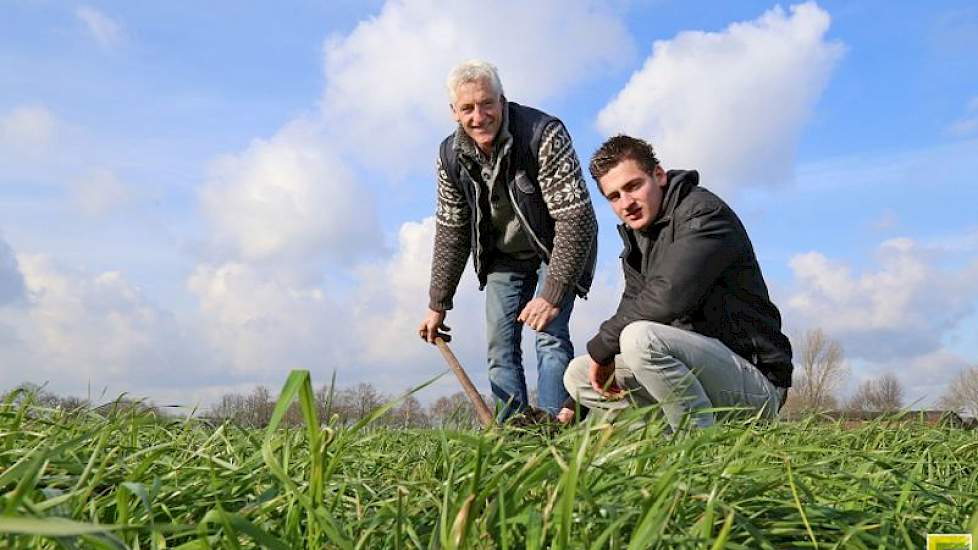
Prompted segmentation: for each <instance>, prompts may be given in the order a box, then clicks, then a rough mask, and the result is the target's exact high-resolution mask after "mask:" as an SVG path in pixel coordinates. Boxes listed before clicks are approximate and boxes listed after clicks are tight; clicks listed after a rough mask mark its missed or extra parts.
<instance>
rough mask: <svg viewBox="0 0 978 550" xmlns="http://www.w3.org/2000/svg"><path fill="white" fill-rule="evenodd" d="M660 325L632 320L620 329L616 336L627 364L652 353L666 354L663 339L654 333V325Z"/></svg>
mask: <svg viewBox="0 0 978 550" xmlns="http://www.w3.org/2000/svg"><path fill="white" fill-rule="evenodd" d="M657 326H662V325H660V324H659V323H653V322H652V321H634V322H632V323H629V324H628V325H627V326H625V328H624V329H622V331H621V334H620V335H619V337H618V345H619V347H620V348H621V355H622V359H624V361H625V362H626V363H628V364H634V362H635V361H636V360H642V359H646V358H648V357H650V356H653V355H660V354H662V355H667V354H668V350H667V349H666V346H665V344H664V343H663V341H662V340H661V339H660V338H659V337H658V336H657V335H656V333H655V327H657Z"/></svg>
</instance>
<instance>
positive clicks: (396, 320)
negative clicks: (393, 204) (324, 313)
mask: <svg viewBox="0 0 978 550" xmlns="http://www.w3.org/2000/svg"><path fill="white" fill-rule="evenodd" d="M434 235H435V223H434V218H433V217H429V218H425V219H424V220H422V221H420V222H405V223H404V224H403V225H401V227H400V230H399V231H398V248H397V251H396V252H395V254H394V255H393V256H392V257H391V258H389V259H386V260H384V261H379V262H372V263H367V264H361V265H360V266H358V268H357V269H356V274H357V280H358V286H357V290H356V294H355V295H354V297H353V299H352V300H351V302H352V303H351V310H352V311H353V312H354V320H355V322H356V323H355V325H354V332H355V335H356V338H357V339H358V340H359V341H361V342H365V343H366V342H375V341H376V339H377V335H383V340H384V341H383V345H364V346H363V347H362V348H361V349H360V350H359V353H358V356H359V357H360V359H361V361H362V362H363V364H368V365H390V366H393V365H399V366H398V367H397V368H398V369H399V370H402V371H403V370H408V371H409V372H410V371H411V370H413V369H411V367H410V366H411V365H418V366H419V367H421V370H422V371H424V369H425V365H426V364H427V365H430V364H431V360H434V362H435V365H437V366H441V364H440V359H438V358H437V356H436V352H434V350H432V349H430V346H427V345H425V344H423V343H422V342H421V340H420V339H419V338H418V336H417V327H418V325H419V324H420V322H421V319H422V318H423V317H424V315H425V313H426V312H427V307H428V280H429V273H430V270H431V252H432V243H433V242H434ZM477 288H478V282H477V281H476V279H475V272H474V271H473V270H472V269H471V264H467V265H466V268H465V272H464V274H463V277H462V280H461V281H460V282H459V285H458V290H457V293H456V296H455V307H454V309H452V310H451V311H449V312H448V316H447V317H446V321H445V322H446V324H448V326H450V327H453V333H452V334H453V336H456V339H455V342H454V344H453V346H454V347H455V348H456V349H455V353H456V354H458V355H459V357H461V358H464V359H468V360H469V361H470V362H471V361H472V360H474V359H475V358H479V362H478V363H477V364H479V365H481V364H482V363H484V362H485V330H484V328H483V327H484V325H485V321H484V319H485V313H484V307H483V302H482V298H483V296H482V295H481V294H480V293H478V292H476V289H477ZM426 360H427V361H428V362H427V363H426ZM477 368H479V367H477ZM429 372H430V370H429ZM477 383H478V382H477Z"/></svg>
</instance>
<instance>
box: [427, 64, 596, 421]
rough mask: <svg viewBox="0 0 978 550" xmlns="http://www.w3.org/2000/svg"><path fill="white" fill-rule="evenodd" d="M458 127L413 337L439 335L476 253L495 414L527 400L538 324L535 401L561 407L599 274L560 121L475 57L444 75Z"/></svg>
mask: <svg viewBox="0 0 978 550" xmlns="http://www.w3.org/2000/svg"><path fill="white" fill-rule="evenodd" d="M448 91H449V95H450V98H451V109H452V114H453V117H454V118H455V121H456V122H457V123H458V127H457V128H456V130H455V132H453V133H452V134H451V135H450V136H448V137H447V138H445V140H444V141H443V142H442V144H441V147H440V149H439V155H438V165H437V171H438V205H437V210H436V213H435V246H434V256H433V258H432V265H431V285H430V288H429V303H428V312H427V315H426V316H425V318H424V320H423V321H422V322H421V324H420V326H419V327H418V335H419V336H420V337H421V338H422V339H423V340H425V341H427V342H431V343H434V341H435V337H436V334H437V333H438V331H440V330H448V327H447V326H445V324H444V321H445V316H446V313H447V311H448V310H449V309H451V308H452V298H453V296H454V295H455V290H456V287H457V285H458V281H459V279H460V278H461V276H462V271H463V269H464V268H465V263H466V261H467V259H468V256H469V254H470V253H471V256H472V260H473V264H474V266H475V270H476V274H477V275H478V278H479V285H480V288H484V289H485V290H486V322H487V339H488V343H489V353H488V362H489V381H490V384H491V386H492V392H493V394H494V395H495V396H496V398H497V399H498V401H499V402H500V403H501V404H502V405H503V406H502V407H501V409H500V419H505V418H507V417H508V416H509V415H510V414H511V413H513V412H525V411H526V409H527V407H528V399H527V389H526V379H525V376H524V372H523V360H522V351H521V339H522V335H521V332H522V327H523V325H524V324H525V325H527V326H529V327H530V328H532V329H533V330H535V331H537V338H536V352H537V375H538V382H537V389H538V392H539V396H540V406H541V408H542V409H544V410H546V411H547V412H548V413H549V414H551V415H555V414H556V413H557V411H559V410H560V407H561V404H562V403H563V402H564V399H565V398H566V397H567V394H566V392H565V391H564V385H563V376H564V370H565V369H566V368H567V363H568V362H569V361H570V359H571V358H572V357H573V356H574V348H573V346H572V345H571V341H570V334H569V331H568V328H567V323H568V320H569V319H570V314H571V310H572V309H573V307H574V298H575V296H584V295H585V294H586V293H587V291H588V288H589V287H590V284H591V279H592V277H593V276H594V261H595V257H596V246H597V221H596V220H595V217H594V209H593V208H592V206H591V199H590V197H589V196H588V192H587V185H586V184H585V182H584V178H583V176H582V174H581V167H580V163H579V162H578V160H577V155H576V154H575V153H574V148H573V146H572V145H571V139H570V136H569V135H568V134H567V130H566V129H565V128H564V125H563V124H562V123H561V122H560V120H558V119H556V118H554V117H552V116H550V115H547V114H546V113H543V112H541V111H538V110H536V109H532V108H529V107H524V106H522V105H518V104H516V103H513V102H510V101H507V100H506V98H505V96H503V88H502V84H501V83H500V81H499V75H498V74H497V72H496V68H495V67H494V66H492V65H490V64H489V63H486V62H485V61H469V62H466V63H463V64H461V65H459V66H458V67H456V68H455V69H453V70H452V72H451V73H450V74H449V76H448Z"/></svg>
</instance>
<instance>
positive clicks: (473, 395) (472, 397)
mask: <svg viewBox="0 0 978 550" xmlns="http://www.w3.org/2000/svg"><path fill="white" fill-rule="evenodd" d="M435 344H436V345H437V346H438V350H439V351H441V354H442V357H444V358H445V362H446V363H448V366H449V367H450V368H451V369H452V372H454V373H455V377H456V378H458V381H459V383H460V384H462V389H463V390H465V395H466V396H468V398H469V401H471V402H472V406H473V407H475V414H476V416H478V417H479V422H480V423H482V426H483V427H486V428H488V427H489V426H492V425H493V424H495V423H496V422H495V420H493V418H492V411H490V410H489V407H487V406H486V402H485V401H483V400H482V395H480V394H479V390H477V389H475V385H473V384H472V380H469V375H468V374H465V369H463V368H462V365H461V363H459V362H458V359H457V358H456V357H455V354H454V353H452V350H451V349H450V348H449V347H448V344H447V343H446V342H445V340H444V339H443V338H442V337H441V336H440V335H439V336H436V337H435Z"/></svg>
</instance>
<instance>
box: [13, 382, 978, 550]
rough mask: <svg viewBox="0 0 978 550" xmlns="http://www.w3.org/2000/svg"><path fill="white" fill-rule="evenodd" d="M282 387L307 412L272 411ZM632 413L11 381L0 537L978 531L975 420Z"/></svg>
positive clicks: (504, 538)
mask: <svg viewBox="0 0 978 550" xmlns="http://www.w3.org/2000/svg"><path fill="white" fill-rule="evenodd" d="M294 399H298V400H299V402H300V404H301V405H302V407H303V413H304V417H305V419H306V425H305V426H304V427H302V428H301V429H295V428H292V429H285V428H282V427H280V420H281V418H282V414H284V412H285V407H286V406H287V405H288V403H289V402H291V401H292V400H294ZM382 413H383V410H378V411H376V412H375V413H374V415H373V416H374V417H376V416H378V415H380V414H382ZM644 414H647V413H641V412H636V413H632V414H631V415H630V416H625V417H622V418H620V419H619V420H618V421H617V422H616V423H615V425H613V426H612V425H608V424H606V423H601V422H592V423H590V424H586V425H585V426H583V427H578V428H574V429H569V430H564V431H562V432H560V433H558V434H555V435H547V434H542V433H535V432H527V431H519V430H516V429H506V430H493V431H489V432H453V431H445V430H390V429H379V428H373V427H371V424H370V423H369V418H368V419H365V421H364V422H361V423H359V424H357V425H354V426H350V427H343V428H338V427H335V426H329V425H327V426H320V425H319V421H318V418H317V417H318V415H317V413H316V410H315V408H314V402H313V396H312V387H311V385H310V383H309V377H308V374H307V373H305V372H304V371H296V372H294V373H293V375H292V376H291V377H290V378H289V380H288V382H287V383H286V385H285V387H284V389H283V392H282V397H281V398H280V400H279V406H278V407H277V409H276V414H275V416H273V420H272V425H271V426H270V427H269V429H268V430H265V431H255V430H242V429H239V428H236V427H234V426H232V425H222V426H217V427H215V426H209V425H207V424H206V423H203V422H200V421H197V420H194V419H189V420H179V421H173V420H162V421H161V420H159V419H157V418H156V417H154V416H152V415H148V414H145V413H140V412H137V411H135V410H133V409H128V410H125V411H115V412H111V411H109V412H104V411H103V412H102V413H101V414H97V413H95V412H93V411H79V412H75V413H65V412H63V411H60V410H46V409H40V408H37V407H33V406H31V405H29V404H28V403H18V404H14V402H13V401H12V400H11V401H8V403H7V404H5V405H3V406H2V408H0V491H2V496H0V509H2V512H0V547H9V548H258V547H265V548H324V547H325V548H394V549H402V548H403V549H408V548H463V547H464V548H512V549H519V548H531V549H532V548H628V549H636V548H697V549H713V548H752V549H753V548H777V549H780V548H872V549H884V548H885V549H891V548H915V549H917V548H924V547H925V542H924V541H925V537H926V534H927V533H974V534H976V535H978V500H976V495H978V433H976V432H975V431H968V430H961V429H956V428H944V427H928V426H924V425H921V424H917V423H905V424H898V423H887V422H875V423H869V424H866V425H863V426H861V427H857V428H853V429H843V428H842V427H841V426H840V425H838V424H835V423H825V422H820V421H816V420H814V419H811V420H808V421H800V422H778V423H771V424H755V423H752V422H748V421H742V422H736V423H726V424H723V425H720V426H717V427H715V428H711V429H709V430H703V431H696V432H689V433H680V434H678V435H677V436H675V437H673V438H665V437H664V436H663V433H662V429H663V425H662V424H661V423H659V422H658V421H653V422H651V423H648V422H644V421H642V420H643V415H644ZM976 538H978V537H976Z"/></svg>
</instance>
